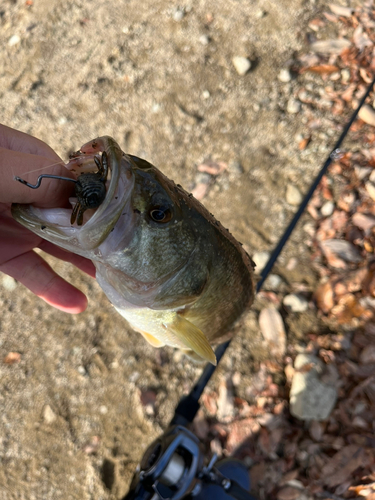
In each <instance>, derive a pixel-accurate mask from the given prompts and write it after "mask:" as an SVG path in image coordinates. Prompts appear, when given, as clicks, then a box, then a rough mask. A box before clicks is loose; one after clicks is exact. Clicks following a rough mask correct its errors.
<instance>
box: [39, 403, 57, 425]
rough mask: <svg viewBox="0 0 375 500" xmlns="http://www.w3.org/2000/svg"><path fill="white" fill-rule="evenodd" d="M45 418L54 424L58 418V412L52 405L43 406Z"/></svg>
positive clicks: (47, 422)
mask: <svg viewBox="0 0 375 500" xmlns="http://www.w3.org/2000/svg"><path fill="white" fill-rule="evenodd" d="M42 416H43V420H44V422H45V423H46V424H52V423H53V422H54V421H55V420H56V414H55V412H54V411H53V410H52V408H51V407H50V405H45V407H44V408H43V415H42Z"/></svg>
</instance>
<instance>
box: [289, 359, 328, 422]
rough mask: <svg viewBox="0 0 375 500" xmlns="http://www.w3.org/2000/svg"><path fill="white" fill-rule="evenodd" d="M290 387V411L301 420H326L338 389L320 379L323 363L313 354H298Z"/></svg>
mask: <svg viewBox="0 0 375 500" xmlns="http://www.w3.org/2000/svg"><path fill="white" fill-rule="evenodd" d="M294 368H295V372H294V376H293V380H292V385H291V388H290V395H289V401H290V413H291V414H292V415H293V416H294V417H297V418H299V419H300V420H319V421H320V420H326V419H327V418H328V417H329V415H330V414H331V411H332V410H333V408H334V406H335V403H336V399H337V390H336V388H335V387H333V386H330V385H328V384H323V383H322V382H321V381H320V375H321V374H322V371H323V363H322V362H321V360H320V359H319V358H317V357H316V356H313V355H312V354H298V356H297V357H296V359H295V362H294Z"/></svg>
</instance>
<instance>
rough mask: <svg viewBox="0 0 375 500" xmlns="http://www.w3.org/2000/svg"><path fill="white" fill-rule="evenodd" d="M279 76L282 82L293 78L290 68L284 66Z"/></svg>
mask: <svg viewBox="0 0 375 500" xmlns="http://www.w3.org/2000/svg"><path fill="white" fill-rule="evenodd" d="M277 78H278V79H279V80H280V82H283V83H288V82H290V80H291V79H292V75H291V74H290V71H289V70H288V69H286V68H284V69H282V70H281V71H280V73H279V76H278V77H277Z"/></svg>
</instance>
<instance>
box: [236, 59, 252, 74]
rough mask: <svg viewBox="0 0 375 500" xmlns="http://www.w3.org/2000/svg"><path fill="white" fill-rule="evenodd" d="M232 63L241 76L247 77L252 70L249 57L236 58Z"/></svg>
mask: <svg viewBox="0 0 375 500" xmlns="http://www.w3.org/2000/svg"><path fill="white" fill-rule="evenodd" d="M232 63H233V66H234V67H235V69H236V71H237V73H238V74H239V75H241V76H244V75H246V73H247V72H248V71H249V69H250V68H251V62H250V61H249V59H247V57H241V56H235V57H233V59H232Z"/></svg>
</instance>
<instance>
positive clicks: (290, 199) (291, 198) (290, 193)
mask: <svg viewBox="0 0 375 500" xmlns="http://www.w3.org/2000/svg"><path fill="white" fill-rule="evenodd" d="M286 201H287V203H289V205H293V206H297V205H299V204H300V203H301V202H302V194H301V192H300V190H299V189H298V188H297V187H296V186H293V184H288V186H287V188H286Z"/></svg>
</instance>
